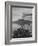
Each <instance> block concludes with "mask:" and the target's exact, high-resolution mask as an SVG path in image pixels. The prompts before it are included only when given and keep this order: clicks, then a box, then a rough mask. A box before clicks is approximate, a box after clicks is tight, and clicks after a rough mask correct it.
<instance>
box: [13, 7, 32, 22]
mask: <svg viewBox="0 0 38 46" xmlns="http://www.w3.org/2000/svg"><path fill="white" fill-rule="evenodd" d="M23 14H32V9H31V8H17V7H13V8H12V21H17V20H18V19H22V16H23ZM31 18H32V16H28V17H24V19H25V20H26V19H29V20H31Z"/></svg>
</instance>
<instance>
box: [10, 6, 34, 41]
mask: <svg viewBox="0 0 38 46" xmlns="http://www.w3.org/2000/svg"><path fill="white" fill-rule="evenodd" d="M33 40H35V6H34V8H33V9H32V37H30V38H15V39H14V38H13V39H12V40H10V42H17V41H33Z"/></svg>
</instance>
